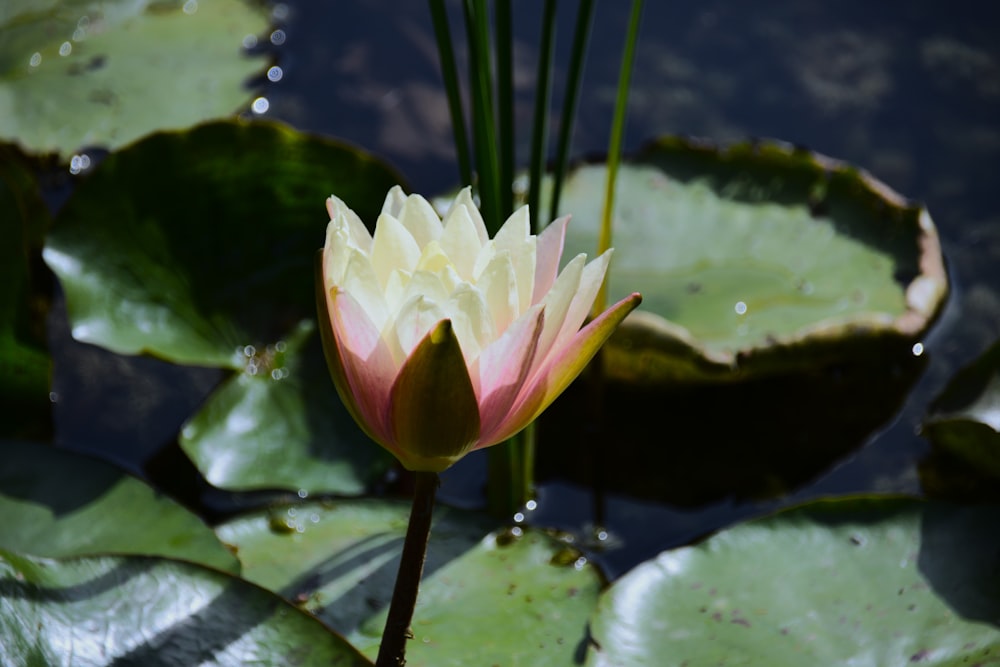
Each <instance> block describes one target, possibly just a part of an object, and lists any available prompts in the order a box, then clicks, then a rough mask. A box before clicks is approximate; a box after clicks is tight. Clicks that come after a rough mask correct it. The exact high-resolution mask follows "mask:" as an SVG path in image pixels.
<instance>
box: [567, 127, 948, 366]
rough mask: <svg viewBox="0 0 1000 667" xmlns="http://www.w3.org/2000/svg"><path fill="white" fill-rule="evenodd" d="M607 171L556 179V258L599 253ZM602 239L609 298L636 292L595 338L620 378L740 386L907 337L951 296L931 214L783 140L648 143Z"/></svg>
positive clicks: (625, 177) (630, 169)
mask: <svg viewBox="0 0 1000 667" xmlns="http://www.w3.org/2000/svg"><path fill="white" fill-rule="evenodd" d="M605 172H606V170H605V168H604V166H603V165H585V166H581V167H580V168H578V169H577V170H576V171H575V172H573V173H572V174H571V175H570V176H569V178H568V179H567V182H566V184H565V188H564V194H563V199H562V202H561V207H562V209H563V211H565V212H566V213H572V214H573V222H572V223H571V224H570V226H569V232H568V237H567V241H566V253H565V255H564V256H568V257H572V256H573V255H574V254H576V253H577V252H588V253H593V252H594V249H595V248H596V247H597V236H598V230H599V218H600V211H601V207H602V201H603V191H604V189H603V183H604V179H605ZM612 245H613V246H614V247H615V258H614V260H613V261H612V266H611V272H610V277H609V281H610V287H609V290H610V291H609V299H610V300H612V301H614V300H616V299H618V298H621V297H622V296H624V295H625V294H627V293H631V292H633V291H639V292H642V294H643V305H642V307H641V309H640V310H639V311H636V312H635V313H633V314H632V315H631V316H630V317H629V318H628V319H627V320H626V322H625V324H624V325H623V326H622V327H621V328H620V329H619V331H618V333H617V334H616V335H615V337H613V338H612V339H611V341H610V343H609V345H608V346H606V347H605V354H604V359H605V363H606V368H607V371H608V373H609V374H610V375H611V376H612V377H617V378H620V379H625V380H629V381H638V382H649V383H659V382H663V381H669V380H676V379H682V380H684V379H688V380H698V381H710V382H715V381H733V380H742V379H745V378H747V377H750V376H754V375H766V374H774V373H781V372H790V371H792V372H793V371H795V370H797V369H799V368H801V367H802V366H804V365H808V364H810V363H812V362H814V361H815V360H817V359H818V358H833V359H836V358H840V357H844V356H850V355H853V354H863V353H864V352H865V350H866V346H869V347H870V343H871V342H872V341H877V340H889V341H893V342H896V343H899V344H907V345H912V343H913V342H914V341H916V340H918V339H919V337H920V335H921V334H922V333H923V332H924V331H925V330H926V328H927V327H928V326H929V324H930V322H931V321H932V319H933V318H934V317H935V315H936V314H937V312H938V311H939V309H940V307H941V305H942V302H943V300H944V297H945V295H946V292H947V281H946V276H945V271H944V265H943V260H942V257H941V250H940V245H939V242H938V237H937V232H936V231H935V228H934V225H933V223H932V222H931V218H930V216H929V214H928V213H927V211H926V209H924V208H923V207H922V206H920V205H917V204H913V203H911V202H908V201H906V200H905V199H903V198H902V197H901V196H900V195H898V194H896V193H895V192H893V191H892V190H890V189H889V188H888V187H887V186H885V185H884V184H883V183H880V182H879V181H877V180H875V179H874V178H873V177H872V176H870V175H868V174H867V173H865V172H863V171H861V170H859V169H856V168H854V167H851V166H849V165H846V164H844V163H841V162H837V161H835V160H831V159H829V158H826V157H823V156H820V155H817V154H815V153H812V152H809V151H805V150H800V149H796V148H793V147H790V146H787V145H784V144H779V143H746V144H736V145H733V146H730V147H728V148H716V147H713V146H709V145H706V144H703V143H700V142H696V141H689V140H684V139H677V138H664V139H661V140H659V141H656V142H654V143H652V144H651V145H649V146H648V148H647V149H645V150H644V151H643V152H642V153H641V154H640V155H639V156H638V157H637V158H636V159H635V160H633V161H632V162H631V163H629V164H626V165H623V166H622V168H621V170H620V172H619V174H618V185H617V195H616V208H615V222H614V236H613V242H612ZM868 352H869V354H872V353H871V351H870V349H869V350H868Z"/></svg>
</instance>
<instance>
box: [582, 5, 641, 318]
mask: <svg viewBox="0 0 1000 667" xmlns="http://www.w3.org/2000/svg"><path fill="white" fill-rule="evenodd" d="M641 17H642V0H632V15H631V16H630V17H629V25H628V35H627V36H626V38H625V51H624V53H622V67H621V72H620V73H619V75H618V95H617V98H616V100H615V116H614V120H613V121H612V123H611V141H610V144H609V146H608V178H607V181H606V182H605V187H604V209H603V211H602V214H601V233H600V237H599V238H598V241H597V254H598V255H600V254H601V253H603V252H605V251H606V250H607V249H608V248H610V247H611V217H612V214H613V212H614V210H615V181H616V180H617V178H618V163H619V162H620V161H621V153H622V137H623V136H624V134H625V110H626V108H627V107H628V88H629V82H630V80H631V78H632V63H633V62H634V60H635V43H636V41H638V37H639V22H640V18H641ZM607 301H608V281H607V279H605V280H604V283H603V284H602V285H601V290H600V292H598V294H597V298H596V299H595V300H594V309H593V311H592V312H593V313H594V314H595V316H596V315H597V314H599V313H602V312H603V311H604V307H605V306H606V305H607Z"/></svg>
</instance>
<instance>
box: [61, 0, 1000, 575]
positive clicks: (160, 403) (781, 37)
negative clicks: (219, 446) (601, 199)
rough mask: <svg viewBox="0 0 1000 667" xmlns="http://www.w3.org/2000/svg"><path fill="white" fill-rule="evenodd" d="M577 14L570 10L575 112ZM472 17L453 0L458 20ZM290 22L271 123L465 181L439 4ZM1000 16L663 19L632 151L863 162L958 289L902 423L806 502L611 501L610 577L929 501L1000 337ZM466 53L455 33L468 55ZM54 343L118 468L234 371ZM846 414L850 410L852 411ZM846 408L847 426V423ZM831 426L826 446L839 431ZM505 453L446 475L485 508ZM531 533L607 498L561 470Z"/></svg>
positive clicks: (600, 116)
mask: <svg viewBox="0 0 1000 667" xmlns="http://www.w3.org/2000/svg"><path fill="white" fill-rule="evenodd" d="M575 4H576V3H562V5H561V7H560V23H559V32H558V37H557V39H558V42H557V67H558V73H557V76H556V86H557V88H556V94H555V99H556V100H557V101H558V100H559V99H560V94H561V85H562V78H563V76H564V72H565V65H566V61H567V53H566V52H567V49H568V46H569V42H570V39H571V35H572V28H573V20H574V16H573V15H574V12H575V9H576V7H575ZM629 4H630V3H625V2H603V3H598V9H597V17H596V23H595V25H596V28H595V30H594V33H593V41H592V46H591V50H590V52H589V56H588V62H587V68H586V71H585V79H584V84H583V93H582V101H581V105H580V113H579V118H578V122H577V126H576V131H575V135H574V151H573V152H574V154H575V155H577V156H583V155H592V154H598V153H601V152H603V151H604V150H605V148H606V144H607V135H608V128H609V125H610V118H611V108H612V103H613V98H614V94H615V85H616V79H617V74H618V67H619V58H620V52H621V45H622V39H623V36H624V34H625V27H626V26H625V24H626V21H627V14H628V9H629ZM457 6H458V3H451V9H453V10H457ZM513 6H514V17H515V30H516V44H515V65H516V66H515V69H516V72H515V76H516V88H517V93H518V100H517V108H516V114H517V121H518V123H519V126H520V127H521V128H522V130H527V128H528V123H529V121H530V117H531V109H532V106H531V105H532V91H533V77H534V68H535V57H536V53H537V43H538V34H537V32H538V27H537V26H538V23H539V19H540V13H541V10H540V3H538V2H515V3H513ZM281 9H282V11H281V16H282V17H283V18H282V21H281V23H280V28H281V30H282V31H283V32H282V35H281V38H277V39H276V40H274V41H277V42H280V45H277V46H273V47H269V48H273V50H274V52H275V54H276V58H277V62H278V64H279V65H280V67H281V68H282V72H283V74H282V76H281V78H280V80H279V81H277V82H273V83H267V82H265V83H262V92H261V95H262V96H263V97H266V98H267V100H268V101H269V108H268V111H267V112H266V114H265V115H267V116H270V117H273V118H277V119H281V120H284V121H286V122H289V123H291V124H292V125H294V126H296V127H298V128H300V129H303V130H308V131H314V132H318V133H322V134H324V135H329V136H334V137H338V138H342V139H346V140H348V141H350V142H352V143H354V144H357V145H359V146H361V147H364V148H366V149H369V150H371V151H374V152H375V153H377V154H378V155H380V156H382V157H383V158H385V159H387V160H389V161H390V162H391V163H392V164H394V165H395V166H396V167H397V168H398V169H399V170H400V171H401V173H402V174H403V175H404V176H405V178H406V179H407V180H408V182H409V184H410V185H411V186H412V188H413V190H414V191H416V192H420V193H423V194H427V195H431V194H435V193H438V192H441V191H444V190H447V189H449V188H452V187H454V185H455V184H456V181H457V169H456V167H455V164H454V156H453V151H452V148H451V146H452V135H451V129H450V121H449V117H448V114H447V106H446V99H445V95H444V92H443V89H442V87H441V85H440V83H439V75H438V69H437V57H436V49H435V46H434V38H433V31H432V28H431V25H430V21H429V14H428V9H427V4H426V3H423V2H404V1H402V0H396V1H391V0H364V1H358V2H352V3H346V2H338V3H330V2H327V3H319V2H298V3H295V2H292V3H288V4H287V5H282V6H281ZM286 10H287V11H286ZM997 11H998V10H997V9H996V7H995V5H994V4H993V3H985V2H971V1H961V0H959V1H953V2H949V3H941V2H936V1H931V0H921V1H917V2H886V3H874V2H870V1H862V0H846V1H842V2H837V3H833V2H808V1H802V0H775V1H771V2H764V3H742V2H725V1H722V0H715V1H713V0H706V1H702V2H659V1H650V2H647V3H646V8H645V14H644V17H643V24H642V32H641V36H640V42H639V47H638V52H637V59H636V65H635V68H636V69H635V74H634V81H633V89H632V92H631V97H630V113H629V121H628V132H627V142H626V146H627V150H635V149H637V148H638V147H640V146H641V145H642V143H643V142H644V141H645V140H647V139H649V138H652V137H655V136H657V135H660V134H666V133H677V134H684V135H698V136H705V137H710V138H713V139H717V140H721V141H732V140H739V139H745V138H748V137H774V138H779V139H783V140H786V141H789V142H793V143H795V144H798V145H803V146H807V147H809V148H811V149H814V150H816V151H819V152H822V153H825V154H828V155H831V156H834V157H837V158H841V159H844V160H847V161H850V162H853V163H855V164H858V165H860V166H863V167H865V168H867V169H869V170H870V171H872V172H873V173H874V174H875V175H876V176H878V177H879V178H881V179H882V180H884V181H885V182H886V183H888V184H889V185H891V186H892V187H893V188H895V189H897V190H898V191H900V192H901V193H903V194H905V195H906V196H908V197H911V198H914V199H917V200H921V201H923V202H925V203H926V204H927V206H928V208H929V209H930V212H931V215H932V216H933V218H934V220H935V222H936V223H937V225H938V228H939V231H940V233H941V236H942V241H943V245H944V249H945V253H946V256H947V258H948V260H949V269H950V273H951V277H952V280H953V291H952V294H951V297H950V301H949V305H948V307H947V309H946V310H945V312H944V315H943V316H942V318H941V320H940V321H939V323H938V325H937V326H936V328H935V329H934V330H933V331H932V333H931V334H930V335H929V336H928V338H927V339H926V340H925V341H924V349H925V353H924V354H925V355H926V357H927V366H926V369H925V370H924V372H923V374H922V376H921V377H920V379H919V380H918V381H917V382H916V383H915V385H914V387H913V389H912V391H911V392H910V393H909V396H908V398H907V399H906V401H905V403H904V405H903V407H902V408H901V409H900V410H899V411H898V412H897V413H896V414H894V415H893V414H887V415H886V417H885V419H883V420H882V421H881V422H880V424H881V425H880V426H879V427H878V428H876V429H875V430H874V431H873V432H871V433H870V434H868V435H867V436H864V437H862V438H860V442H859V443H858V444H859V447H858V448H857V449H856V450H855V451H854V452H853V453H851V454H848V455H846V456H844V457H842V458H840V459H839V460H837V461H836V462H835V463H834V464H833V465H832V466H829V467H828V468H827V469H826V470H825V471H824V472H821V473H819V474H818V475H813V476H811V478H810V479H809V480H807V481H806V482H804V483H803V484H801V485H799V486H798V487H797V488H795V489H793V490H792V491H791V493H790V494H788V495H786V496H784V497H783V498H781V499H769V500H763V501H754V500H749V499H745V498H742V497H739V496H737V495H733V496H730V497H726V496H723V497H722V499H716V500H714V501H713V502H710V503H708V504H707V505H701V506H687V507H684V508H678V507H676V506H671V505H667V504H663V503H657V502H651V501H639V500H635V499H630V498H628V497H626V496H625V495H623V494H620V493H611V494H609V495H608V496H607V497H606V498H605V499H604V504H603V512H604V515H603V516H604V523H605V524H606V526H607V527H608V529H609V530H610V531H611V533H612V535H613V536H614V537H615V538H617V541H618V544H619V548H616V549H609V550H608V551H607V552H606V553H605V555H604V563H605V565H606V566H607V567H608V569H609V570H610V572H609V573H610V574H612V575H614V574H618V573H620V572H621V571H622V570H624V569H626V568H628V567H630V566H631V565H632V564H634V563H636V562H638V561H639V560H642V559H645V558H647V557H649V556H652V555H653V554H655V553H657V552H658V551H660V550H662V549H664V548H667V547H669V546H673V545H676V544H679V543H682V542H685V541H688V540H690V539H692V538H693V537H695V536H698V535H701V534H704V533H705V532H707V531H710V530H713V529H716V528H718V527H721V526H724V525H726V524H728V523H731V522H733V521H735V520H738V519H740V518H743V517H746V516H751V515H755V514H759V513H761V512H765V511H768V510H770V509H773V508H775V507H778V506H780V505H782V504H786V503H789V502H794V501H798V500H802V499H806V498H810V497H815V496H819V495H825V494H843V493H850V492H859V491H880V492H906V493H913V492H920V491H921V484H920V480H919V477H918V473H917V467H916V466H917V462H918V461H919V460H920V459H921V457H922V456H924V455H925V453H926V451H927V444H926V443H925V442H924V441H923V440H922V439H921V438H920V437H919V436H918V435H917V432H916V431H917V428H918V426H919V423H920V420H921V418H922V416H923V413H924V410H925V408H926V405H927V403H928V402H929V400H931V398H933V396H934V395H935V394H936V393H937V392H938V391H940V389H941V388H942V386H943V385H944V383H945V382H946V381H947V379H948V377H949V376H950V374H951V373H952V372H953V371H954V370H955V369H956V368H957V367H958V366H960V365H961V364H963V363H965V362H967V361H969V360H970V359H972V358H973V357H974V356H976V355H977V354H978V353H980V352H981V351H982V350H984V349H985V348H986V347H987V346H988V345H989V343H991V342H992V341H993V340H995V339H996V338H997V337H998V336H1000V207H998V206H997V205H996V191H997V188H998V187H1000V180H998V176H997V174H998V173H1000V120H998V119H1000V43H998V41H997V39H996V35H997V34H998V28H1000V20H998V16H997ZM456 16H457V14H456ZM455 25H456V27H457V26H458V23H457V22H456V24H455ZM458 35H459V36H460V35H461V33H458ZM461 41H462V40H461V39H456V48H457V49H458V50H459V53H460V57H461V52H462V51H463V49H462V46H461ZM528 137H529V133H528V132H527V131H522V132H521V140H520V141H519V143H518V146H517V150H518V153H519V155H520V156H526V154H527V142H528ZM330 188H331V191H335V189H336V185H335V184H330ZM63 326H64V325H63ZM54 331H55V333H54V336H55V337H56V338H57V341H58V342H60V344H61V345H62V346H63V348H64V349H68V350H69V351H68V352H67V354H68V355H70V356H72V357H74V358H75V360H76V361H75V363H74V364H68V363H67V364H62V365H61V368H62V370H61V371H58V373H59V375H57V377H56V386H57V390H58V389H59V387H60V386H66V387H68V386H75V387H83V388H84V389H85V390H86V391H87V392H93V395H94V396H97V395H101V396H102V398H101V400H102V401H104V402H105V404H106V401H107V400H109V399H110V400H111V401H112V402H113V403H115V405H116V409H118V410H120V411H121V412H122V413H129V414H131V415H133V417H135V418H133V419H128V420H95V419H93V418H92V412H91V409H92V408H93V407H94V406H96V405H97V403H96V401H97V399H96V398H95V399H93V400H94V401H95V403H94V404H93V405H88V402H87V401H86V400H84V401H82V402H79V401H78V402H75V403H74V407H72V408H66V409H62V410H57V419H58V420H59V431H60V440H61V442H62V443H63V444H66V445H70V446H73V447H74V448H77V449H90V450H93V449H99V450H100V451H101V452H102V453H103V455H105V456H107V455H109V453H110V455H111V456H113V457H115V458H118V459H119V460H122V461H125V462H126V464H127V465H129V466H130V467H132V468H136V467H137V466H138V465H141V463H142V462H145V461H146V460H147V459H149V458H150V457H151V456H153V455H154V453H155V452H157V451H160V449H161V448H162V446H163V445H164V444H165V443H168V442H170V441H171V440H172V439H173V438H174V436H175V434H176V431H177V428H178V426H179V424H180V423H181V422H182V421H183V419H184V418H185V417H187V416H188V415H189V414H190V413H191V412H192V411H193V410H194V409H195V408H196V406H197V404H198V403H199V401H200V400H201V398H202V397H203V396H204V395H205V394H206V392H208V391H209V390H210V389H211V388H212V386H213V385H214V383H215V382H217V381H218V375H216V374H215V373H209V372H202V371H198V370H192V369H183V368H176V367H168V366H165V365H163V364H159V363H157V362H155V361H151V360H143V359H125V358H121V357H113V355H108V354H106V353H103V352H100V351H98V350H94V349H91V348H86V349H84V348H83V347H82V346H72V345H70V344H69V343H68V342H67V341H66V338H65V336H66V334H65V330H64V329H60V326H59V325H58V323H57V326H55V327H54ZM93 368H102V369H103V370H102V371H101V373H100V374H99V375H97V376H95V375H94V374H92V373H90V372H89V371H88V369H93ZM137 397H139V398H137ZM833 407H834V408H840V407H842V409H843V410H844V411H848V410H851V406H850V405H849V404H844V405H843V406H833ZM669 408H670V406H664V418H663V420H662V430H663V432H662V433H657V434H653V435H655V436H656V438H659V439H662V440H664V441H669V438H670V429H671V423H670V417H669V415H670V412H669ZM829 414H831V415H833V416H832V417H831V419H836V418H837V417H836V415H837V410H836V409H834V410H832V411H831V412H830V413H829ZM143 415H149V416H152V415H155V416H156V418H155V419H150V420H147V419H143V418H142V416H143ZM720 417H721V418H725V415H721V416H720ZM760 418H761V419H769V420H772V421H773V420H778V421H779V423H780V420H781V419H783V414H782V411H781V409H780V408H776V409H775V411H774V412H772V413H771V414H761V416H760ZM815 428H816V429H817V431H818V432H821V431H823V430H824V429H826V428H827V425H824V424H816V426H815ZM542 446H543V447H544V443H542ZM751 446H752V443H751ZM484 459H485V457H484V456H473V457H469V458H468V459H467V460H466V461H465V462H463V463H462V464H461V465H459V466H457V467H456V468H455V469H453V470H452V471H450V472H449V473H448V474H447V475H446V478H445V484H444V487H443V489H442V495H443V496H444V498H445V499H446V500H449V501H451V502H456V503H460V504H477V503H478V502H480V493H481V491H480V488H481V483H482V474H483V473H482V471H483V468H484V465H485V462H484ZM137 461H138V462H139V463H137ZM718 465H719V466H720V468H724V467H725V466H726V465H727V462H726V461H725V460H722V461H719V464H718ZM529 519H530V520H531V521H533V522H536V523H540V524H543V525H552V526H558V527H561V528H565V529H568V530H573V531H581V530H586V527H587V526H588V525H589V524H592V523H593V522H594V520H595V514H594V501H593V497H592V494H591V493H590V492H589V490H588V489H587V488H585V487H584V486H581V485H580V484H577V483H571V482H567V481H563V480H560V479H558V477H557V476H554V477H553V479H551V480H550V481H547V482H546V483H545V484H543V486H542V488H541V490H540V496H539V507H538V509H537V510H535V512H534V513H533V514H532V516H531V517H529Z"/></svg>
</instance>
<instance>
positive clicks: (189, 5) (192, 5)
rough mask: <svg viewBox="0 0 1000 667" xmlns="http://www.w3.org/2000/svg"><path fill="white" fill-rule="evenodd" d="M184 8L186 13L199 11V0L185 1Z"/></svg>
mask: <svg viewBox="0 0 1000 667" xmlns="http://www.w3.org/2000/svg"><path fill="white" fill-rule="evenodd" d="M183 9H184V13H185V14H189V15H190V14H194V13H195V12H196V11H198V0H188V1H187V2H185V3H184V7H183Z"/></svg>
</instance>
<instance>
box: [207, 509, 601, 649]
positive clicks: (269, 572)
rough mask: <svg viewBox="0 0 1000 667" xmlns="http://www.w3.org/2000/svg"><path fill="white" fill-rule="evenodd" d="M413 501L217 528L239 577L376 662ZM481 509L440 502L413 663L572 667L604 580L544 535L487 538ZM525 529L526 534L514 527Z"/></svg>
mask: <svg viewBox="0 0 1000 667" xmlns="http://www.w3.org/2000/svg"><path fill="white" fill-rule="evenodd" d="M408 517H409V503H403V502H396V501H389V500H351V501H339V502H319V503H315V502H310V503H303V504H298V505H290V506H281V507H275V508H272V509H271V510H269V511H266V512H258V513H255V514H249V515H246V516H243V517H239V518H237V519H234V520H232V521H229V522H227V523H225V524H223V525H221V526H218V527H217V529H216V532H217V533H218V535H219V538H220V539H222V540H223V541H224V542H226V543H228V544H231V545H233V546H234V547H235V548H236V550H237V553H238V554H239V557H240V561H241V562H242V563H243V576H244V577H245V578H247V579H249V580H250V581H253V582H256V583H258V584H260V585H262V586H264V587H266V588H268V589H270V590H273V591H276V592H279V593H281V594H282V595H283V596H285V597H286V598H287V599H290V600H293V601H296V602H298V603H299V604H300V605H301V606H302V607H303V608H305V609H307V610H309V611H311V612H313V613H314V614H316V615H317V616H319V617H320V618H321V619H323V620H324V621H325V622H326V623H327V624H329V625H330V626H331V627H333V628H334V629H335V630H337V631H339V632H344V633H345V634H347V635H348V638H349V639H351V641H352V643H354V644H355V645H356V646H358V647H359V648H360V649H361V650H362V651H363V652H364V653H365V654H366V655H369V656H370V657H374V656H375V655H376V654H377V652H378V644H379V642H380V639H381V635H382V628H383V626H384V625H385V613H384V611H381V612H380V611H379V610H380V609H382V610H384V608H386V607H387V605H388V603H389V600H390V598H391V597H392V587H393V584H394V582H395V577H396V570H397V568H398V567H399V553H400V551H401V550H402V544H403V536H404V534H405V532H406V524H407V520H408ZM493 526H495V523H493V521H492V520H491V519H489V518H487V517H485V516H484V515H482V514H478V513H473V512H467V511H461V510H456V509H452V508H447V507H438V508H437V509H436V510H435V516H434V525H433V527H432V528H431V540H430V545H429V550H428V558H427V564H426V566H425V568H424V579H423V582H422V584H421V587H420V597H419V598H418V601H417V609H416V614H415V616H414V621H413V630H414V635H415V637H414V639H413V640H412V641H411V642H409V644H408V647H407V654H406V664H407V665H409V666H410V667H414V666H417V665H441V666H446V665H491V664H518V665H571V664H574V661H573V656H574V655H575V654H576V652H577V651H578V650H579V649H580V647H581V646H582V642H583V641H584V637H585V634H586V633H585V631H586V620H587V616H588V614H589V613H590V612H591V611H592V610H593V608H594V605H595V604H596V600H597V594H598V592H599V591H600V589H601V588H602V586H603V579H602V577H601V575H600V573H599V572H598V571H597V569H596V568H595V567H594V566H593V565H591V564H589V563H588V562H587V561H586V559H585V558H582V555H581V553H580V552H579V551H578V550H577V549H575V548H574V547H573V546H572V545H571V544H569V543H567V542H564V541H562V540H560V539H557V538H555V537H553V536H550V535H548V534H545V533H543V532H540V531H537V530H530V529H523V532H522V535H521V536H520V537H517V536H515V535H514V533H513V532H510V531H506V532H502V533H499V534H488V531H489V530H490V528H491V527H493ZM519 530H522V529H519Z"/></svg>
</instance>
